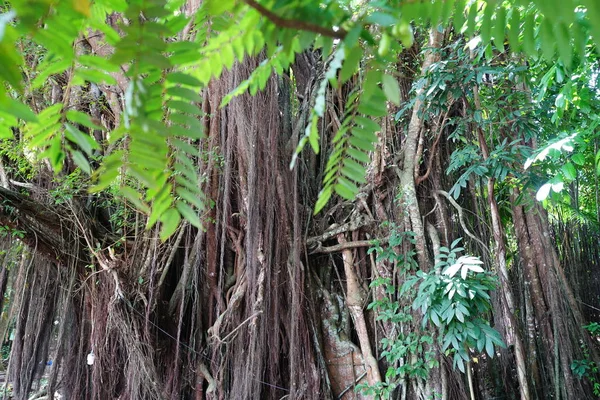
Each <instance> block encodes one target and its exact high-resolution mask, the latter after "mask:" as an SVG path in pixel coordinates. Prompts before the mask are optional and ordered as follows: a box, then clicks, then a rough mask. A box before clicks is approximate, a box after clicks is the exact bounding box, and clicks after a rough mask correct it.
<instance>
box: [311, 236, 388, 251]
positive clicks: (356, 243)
mask: <svg viewBox="0 0 600 400" xmlns="http://www.w3.org/2000/svg"><path fill="white" fill-rule="evenodd" d="M375 241H377V242H379V243H380V244H382V243H387V238H383V239H370V240H356V241H354V242H346V243H343V244H336V245H333V246H327V247H323V246H321V243H319V246H317V248H316V249H314V250H313V251H311V252H310V254H315V253H325V254H327V253H337V252H338V251H342V250H346V249H356V248H358V247H370V246H374V245H375Z"/></svg>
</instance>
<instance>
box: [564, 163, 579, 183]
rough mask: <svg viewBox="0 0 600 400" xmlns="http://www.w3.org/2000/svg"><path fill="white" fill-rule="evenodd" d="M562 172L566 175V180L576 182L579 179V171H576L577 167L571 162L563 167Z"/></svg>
mask: <svg viewBox="0 0 600 400" xmlns="http://www.w3.org/2000/svg"><path fill="white" fill-rule="evenodd" d="M560 170H561V171H562V172H563V174H564V175H565V178H567V179H568V180H570V181H574V180H575V179H576V178H577V170H576V169H575V166H574V165H573V164H572V163H570V162H568V163H566V164H565V165H563V166H562V167H561V169H560Z"/></svg>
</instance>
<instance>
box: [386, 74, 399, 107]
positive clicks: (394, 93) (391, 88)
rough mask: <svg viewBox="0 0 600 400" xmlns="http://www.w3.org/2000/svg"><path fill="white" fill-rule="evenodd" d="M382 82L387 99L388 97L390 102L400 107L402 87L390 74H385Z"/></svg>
mask: <svg viewBox="0 0 600 400" xmlns="http://www.w3.org/2000/svg"><path fill="white" fill-rule="evenodd" d="M381 80H382V82H381V83H382V85H383V92H384V93H385V97H387V99H388V100H389V101H390V102H392V103H394V104H395V105H397V106H400V85H398V81H397V80H396V78H394V77H393V76H391V75H388V74H383V76H382V77H381Z"/></svg>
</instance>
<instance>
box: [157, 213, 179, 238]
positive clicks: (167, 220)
mask: <svg viewBox="0 0 600 400" xmlns="http://www.w3.org/2000/svg"><path fill="white" fill-rule="evenodd" d="M160 222H161V223H162V226H161V229H160V240H162V241H163V242H164V241H166V240H167V239H168V238H170V237H171V235H173V233H175V231H176V230H177V227H178V226H179V223H180V222H181V215H180V214H179V212H178V211H177V210H176V209H175V208H169V209H168V210H167V211H165V212H164V213H163V214H162V215H161V217H160Z"/></svg>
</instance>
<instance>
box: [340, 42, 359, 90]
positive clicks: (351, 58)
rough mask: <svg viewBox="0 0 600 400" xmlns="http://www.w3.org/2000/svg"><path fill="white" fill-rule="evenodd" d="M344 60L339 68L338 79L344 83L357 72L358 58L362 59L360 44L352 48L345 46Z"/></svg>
mask: <svg viewBox="0 0 600 400" xmlns="http://www.w3.org/2000/svg"><path fill="white" fill-rule="evenodd" d="M345 51H346V60H345V61H344V64H343V65H342V69H341V70H340V81H341V83H345V82H347V81H348V79H350V78H351V77H352V76H353V75H354V74H356V73H357V72H358V68H359V66H360V60H361V59H362V55H363V50H362V48H361V47H360V45H357V46H355V47H352V48H346V49H345Z"/></svg>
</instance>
